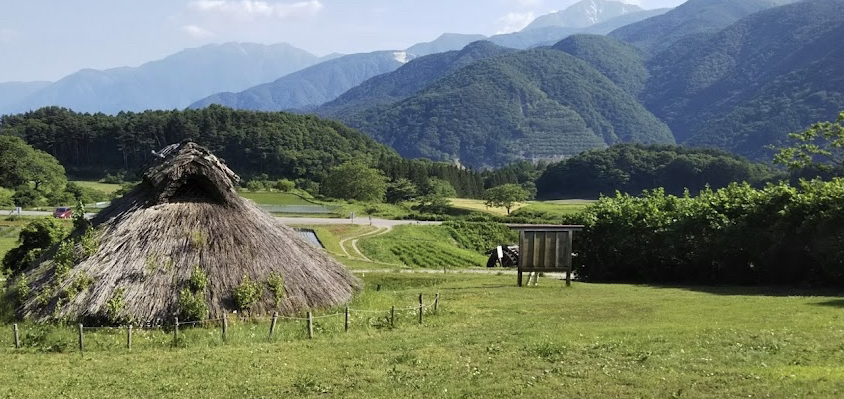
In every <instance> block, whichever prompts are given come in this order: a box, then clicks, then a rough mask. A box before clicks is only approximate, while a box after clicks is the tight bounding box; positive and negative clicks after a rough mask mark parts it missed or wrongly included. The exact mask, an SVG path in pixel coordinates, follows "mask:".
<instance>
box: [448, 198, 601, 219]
mask: <svg viewBox="0 0 844 399" xmlns="http://www.w3.org/2000/svg"><path fill="white" fill-rule="evenodd" d="M592 202H595V201H591V200H557V201H527V202H521V203H519V204H517V205H516V206H514V207H513V208H511V209H510V212H511V213H514V212H516V211H520V212H529V213H534V214H537V213H544V214H547V215H549V216H551V217H557V216H561V215H566V214H572V213H577V212H580V211H581V210H583V208H585V207H586V206H587V205H589V204H591V203H592ZM451 206H452V208H456V209H465V210H469V211H478V212H486V213H491V214H494V215H499V216H505V215H507V209H505V208H495V207H492V208H488V207H487V206H486V205H485V204H484V201H483V200H479V199H468V198H452V199H451ZM516 213H518V212H516Z"/></svg>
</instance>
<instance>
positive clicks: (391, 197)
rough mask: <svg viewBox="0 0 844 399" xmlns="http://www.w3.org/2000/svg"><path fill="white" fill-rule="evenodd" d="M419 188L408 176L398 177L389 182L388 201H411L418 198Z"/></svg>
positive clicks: (396, 202)
mask: <svg viewBox="0 0 844 399" xmlns="http://www.w3.org/2000/svg"><path fill="white" fill-rule="evenodd" d="M417 194H418V189H417V188H416V185H415V184H413V182H412V181H410V180H409V179H406V178H403V177H402V178H398V179H396V180H394V181H391V182H390V183H387V192H386V197H387V202H388V203H390V204H398V203H400V202H404V201H410V200H411V199H413V198H416V195H417Z"/></svg>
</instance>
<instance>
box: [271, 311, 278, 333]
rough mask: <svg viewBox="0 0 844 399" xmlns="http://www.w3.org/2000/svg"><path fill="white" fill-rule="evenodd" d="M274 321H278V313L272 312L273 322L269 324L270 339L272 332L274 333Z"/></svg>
mask: <svg viewBox="0 0 844 399" xmlns="http://www.w3.org/2000/svg"><path fill="white" fill-rule="evenodd" d="M276 320H278V312H273V321H272V322H271V323H270V339H272V338H273V332H275V323H276Z"/></svg>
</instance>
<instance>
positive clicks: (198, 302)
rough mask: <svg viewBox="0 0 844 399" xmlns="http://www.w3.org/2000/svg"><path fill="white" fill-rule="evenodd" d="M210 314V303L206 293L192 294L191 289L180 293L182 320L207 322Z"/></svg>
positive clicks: (185, 289)
mask: <svg viewBox="0 0 844 399" xmlns="http://www.w3.org/2000/svg"><path fill="white" fill-rule="evenodd" d="M208 313H209V310H208V303H207V301H206V300H205V293H204V292H202V291H200V292H192V291H191V290H190V289H189V288H183V289H182V290H180V291H179V315H180V317H181V318H182V320H185V321H201V320H205V319H207V318H208Z"/></svg>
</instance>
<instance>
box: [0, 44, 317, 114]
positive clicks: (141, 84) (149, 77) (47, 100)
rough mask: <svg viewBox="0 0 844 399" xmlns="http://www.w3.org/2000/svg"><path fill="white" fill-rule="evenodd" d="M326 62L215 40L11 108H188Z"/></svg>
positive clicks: (84, 74) (66, 83) (77, 76)
mask: <svg viewBox="0 0 844 399" xmlns="http://www.w3.org/2000/svg"><path fill="white" fill-rule="evenodd" d="M318 62H320V58H319V57H316V56H314V55H312V54H310V53H308V52H306V51H304V50H300V49H298V48H295V47H293V46H291V45H289V44H284V43H282V44H274V45H261V44H251V43H226V44H219V45H218V44H212V45H207V46H203V47H199V48H193V49H187V50H183V51H180V52H178V53H176V54H173V55H171V56H168V57H166V58H164V59H161V60H158V61H152V62H148V63H146V64H143V65H141V66H139V67H121V68H114V69H107V70H103V71H100V70H93V69H84V70H81V71H79V72H76V73H73V74H71V75H69V76H66V77H64V78H63V79H61V80H59V81H57V82H55V83H52V84H50V85H48V86H47V87H44V88H42V89H41V90H39V91H37V92H36V93H33V94H32V95H30V96H28V97H27V98H26V99H24V100H22V101H21V102H20V103H18V104H16V105H15V106H12V107H10V108H8V109H4V111H6V112H21V111H27V110H31V109H37V108H40V107H42V106H48V105H58V106H62V107H67V108H71V109H73V110H76V111H83V112H105V113H117V112H119V111H124V110H125V111H141V110H146V109H173V108H184V107H186V106H188V105H190V104H191V103H192V102H194V101H196V100H198V99H200V98H203V97H205V96H208V95H210V94H213V93H218V92H221V91H238V90H243V89H245V88H248V87H251V86H254V85H256V84H259V83H264V82H268V81H271V80H273V79H277V78H278V77H280V76H284V75H287V74H289V73H291V72H295V71H298V70H300V69H302V68H305V67H308V66H310V65H313V64H316V63H318Z"/></svg>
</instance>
